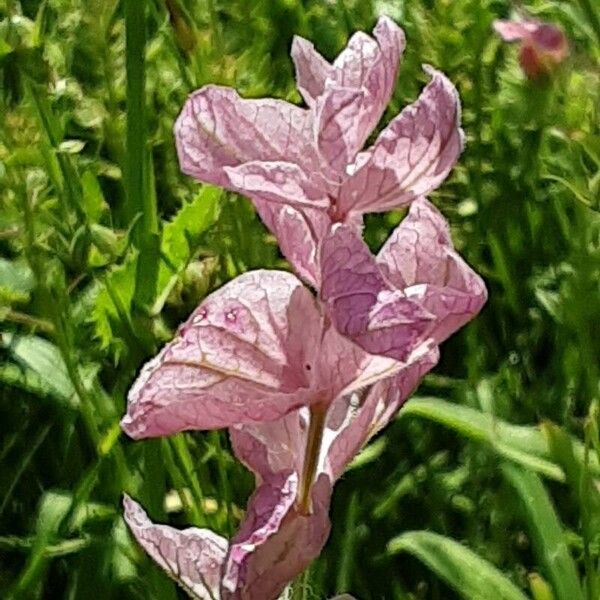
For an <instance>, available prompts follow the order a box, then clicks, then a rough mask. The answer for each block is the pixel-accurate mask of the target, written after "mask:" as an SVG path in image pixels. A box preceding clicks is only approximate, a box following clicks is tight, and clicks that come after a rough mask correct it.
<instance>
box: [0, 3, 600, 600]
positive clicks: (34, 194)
mask: <svg viewBox="0 0 600 600" xmlns="http://www.w3.org/2000/svg"><path fill="white" fill-rule="evenodd" d="M527 7H528V8H529V9H530V11H531V13H532V14H534V15H536V16H538V17H539V18H542V19H545V20H549V21H553V22H557V23H559V24H560V25H561V26H562V27H563V29H564V30H565V32H566V33H567V35H568V37H569V40H570V56H569V58H568V60H567V62H566V63H565V64H564V65H563V67H562V68H561V69H560V70H559V71H557V72H556V73H555V75H554V76H553V77H552V78H549V79H548V80H545V81H541V82H530V81H527V80H526V79H525V78H524V77H523V75H522V73H521V72H520V69H519V67H518V63H517V60H516V48H514V47H509V46H506V45H503V44H501V43H500V42H499V40H498V39H497V38H496V37H495V36H494V35H493V33H492V30H491V24H492V22H493V20H494V19H495V18H502V17H506V16H507V15H508V14H509V13H510V10H511V3H509V2H508V1H504V0H483V1H482V0H477V1H476V0H454V1H450V0H444V1H441V0H406V1H404V2H400V1H399V0H398V1H396V0H391V1H389V0H385V1H381V0H380V1H375V0H336V1H334V2H321V1H317V0H304V1H300V0H269V1H267V0H259V1H257V2H252V3H250V2H245V1H244V0H228V1H225V0H212V1H211V2H205V3H204V2H193V1H191V0H171V1H169V2H165V1H163V0H145V2H142V1H139V0H123V1H122V2H118V0H107V1H105V2H97V1H95V0H46V1H43V2H39V1H34V0H22V1H21V2H16V1H14V0H4V1H0V114H2V119H0V336H1V337H0V428H1V430H0V431H1V434H0V596H1V597H2V598H13V599H15V600H16V599H18V600H21V599H24V598H69V599H71V598H72V599H76V598H82V599H87V598H94V597H102V598H103V599H104V598H106V599H112V598H114V599H119V600H121V599H128V598H131V599H136V598H139V599H147V598H160V599H161V600H162V599H163V598H164V599H174V598H177V597H180V596H179V594H180V592H178V591H177V590H176V589H175V586H174V585H173V584H172V582H171V581H170V580H168V579H167V578H166V577H165V576H163V574H162V573H161V572H159V570H158V569H157V568H156V567H155V566H154V565H153V564H152V563H151V562H150V560H149V559H147V558H146V557H145V556H144V555H143V553H142V552H141V551H140V550H139V549H138V548H137V546H136V545H135V544H134V543H133V541H132V540H131V539H130V537H129V536H128V533H127V531H126V528H125V525H124V523H123V521H122V519H121V504H120V503H121V498H122V494H123V492H128V493H130V494H132V495H133V496H135V497H136V499H139V500H140V501H141V502H142V504H143V505H144V506H145V507H146V508H147V509H148V511H149V513H150V515H151V516H152V518H153V519H155V520H159V521H164V522H170V523H172V524H174V525H176V526H185V525H189V524H194V525H198V526H208V527H211V528H213V529H214V530H216V531H218V532H220V533H222V534H229V533H230V532H231V531H232V530H233V529H235V527H236V525H237V523H238V522H239V519H240V517H241V514H242V510H243V508H244V506H245V502H246V500H247V498H248V495H249V493H250V491H251V489H252V477H251V475H250V474H249V473H248V472H247V471H246V470H245V469H244V468H243V467H242V466H241V465H239V464H238V463H237V462H236V461H235V460H234V459H233V458H232V456H231V454H230V452H229V449H228V445H227V444H228V442H227V440H226V436H225V435H224V434H221V433H210V434H201V433H195V434H185V435H179V436H176V437H174V438H172V439H169V440H151V441H144V442H137V443H133V442H131V441H130V440H128V439H127V438H126V437H125V436H124V435H122V434H121V433H120V430H119V427H118V421H119V419H120V417H121V415H122V414H123V411H124V406H125V396H126V392H127V389H128V387H129V385H130V384H131V382H132V380H133V378H134V377H135V374H136V372H137V370H138V369H139V367H140V365H141V364H142V363H143V361H144V360H146V359H147V358H149V357H150V356H152V355H153V354H154V353H155V352H156V350H157V348H158V347H159V346H160V345H161V344H162V343H163V342H164V341H166V340H167V339H169V338H170V336H171V335H172V334H173V331H174V330H175V328H176V326H177V324H178V323H179V322H181V321H182V320H183V319H184V318H185V317H186V316H187V315H188V314H189V312H190V311H191V310H192V308H193V307H195V306H196V305H197V304H198V302H199V301H200V300H201V299H202V298H203V297H204V296H205V295H206V294H207V293H209V292H210V291H211V290H213V289H215V288H216V287H218V286H219V285H221V284H222V283H224V282H225V281H228V280H229V279H231V278H232V277H234V276H236V275H237V274H239V273H241V272H243V271H246V270H248V269H253V268H258V267H267V268H281V267H285V263H284V262H283V261H282V259H281V257H280V255H279V254H278V250H277V246H276V244H275V242H274V240H273V239H272V237H271V236H270V235H269V234H268V233H267V232H266V230H265V229H264V227H263V226H262V224H261V223H260V221H259V219H258V218H257V217H256V215H255V213H254V211H253V209H252V207H251V206H250V204H249V203H248V202H247V201H246V200H243V199H240V198H235V197H233V196H232V195H230V194H226V193H224V192H221V191H219V190H216V189H214V188H211V187H209V186H204V187H203V186H200V185H198V184H196V183H195V182H193V181H192V180H190V179H189V178H187V177H185V176H183V175H182V174H181V173H180V172H179V168H178V164H177V160H176V156H175V149H174V141H173V135H172V127H173V122H174V119H175V117H176V115H177V113H178V111H179V110H180V108H181V106H182V104H183V102H184V100H185V97H186V96H187V94H188V93H189V92H190V91H191V90H192V89H194V88H196V87H199V86H200V85H203V84H205V83H209V82H211V83H220V84H225V85H233V86H235V87H236V88H238V89H239V90H240V93H242V94H243V95H245V96H250V97H257V96H264V95H268V96H275V97H280V98H285V99H288V100H291V101H296V102H299V101H300V98H299V96H298V94H297V92H296V91H295V88H294V81H293V71H292V63H291V60H290V58H289V55H288V52H289V47H290V43H291V38H292V35H293V34H294V33H298V34H301V35H304V36H305V37H308V38H309V39H311V40H312V41H314V42H315V44H316V46H317V48H319V49H320V50H321V51H322V52H323V53H324V54H325V55H326V56H327V57H328V58H332V57H333V56H334V55H335V54H336V53H337V52H338V51H339V50H340V48H341V47H342V46H343V45H344V43H345V41H346V39H347V37H348V35H349V34H350V33H351V32H353V31H354V30H357V29H363V30H369V29H370V28H371V27H372V26H373V24H374V21H375V17H376V15H377V14H380V13H382V12H386V13H387V14H389V15H390V16H392V17H393V18H395V19H396V20H397V21H398V22H399V23H400V24H401V25H402V26H403V27H404V28H405V30H406V34H407V40H408V45H407V50H406V54H405V58H404V63H403V66H402V70H401V74H400V77H399V82H398V86H397V88H396V92H395V95H394V98H393V100H392V103H391V106H390V108H389V110H388V112H387V113H386V116H385V119H384V120H389V119H390V118H391V117H392V116H393V115H394V114H396V112H397V111H398V110H399V109H400V108H401V107H402V106H403V105H404V104H406V103H407V102H409V101H412V100H414V98H415V97H416V95H417V93H418V91H419V89H420V88H421V87H422V85H423V84H424V82H425V76H424V74H423V73H422V71H421V67H420V65H421V64H422V63H429V64H432V65H434V66H435V67H437V68H440V69H441V70H443V71H444V72H446V73H447V74H448V76H449V77H450V78H451V80H452V81H453V82H455V83H456V85H457V87H458V89H459V92H460V95H461V98H462V102H463V125H464V128H465V131H466V134H467V149H466V151H465V153H464V154H463V156H462V157H461V160H460V163H459V165H458V167H457V168H456V169H455V170H454V172H453V174H452V176H451V178H450V179H449V180H448V181H447V182H446V183H445V184H444V185H443V186H442V187H441V188H440V189H439V190H438V191H437V192H436V193H435V194H434V195H433V200H434V202H435V203H436V204H437V205H438V206H439V207H440V208H441V209H442V211H443V212H444V213H445V215H446V216H447V217H448V219H449V221H450V222H451V225H452V233H453V237H454V240H455V242H456V244H457V246H458V248H459V250H460V251H461V253H462V254H463V255H464V256H465V257H466V259H467V260H468V261H469V262H470V264H472V265H473V267H474V268H475V269H476V270H477V271H478V272H480V273H481V274H482V275H483V276H484V278H485V280H486V283H487V285H488V288H489V293H490V298H489V302H488V304H487V306H486V308H485V309H484V310H483V312H482V314H481V315H480V316H479V317H478V318H477V319H476V320H475V321H473V322H472V323H471V324H469V325H468V326H467V327H466V328H465V329H464V330H462V331H461V332H459V333H458V334H457V335H456V336H455V337H453V338H452V339H451V340H450V341H448V342H447V343H446V344H445V345H444V347H443V348H442V356H443V358H442V361H441V363H440V365H439V366H438V368H437V369H436V370H435V372H434V373H433V374H432V375H430V376H428V377H427V378H426V379H425V382H424V383H423V385H422V386H421V388H420V390H419V392H418V394H417V395H418V396H420V398H419V399H415V400H414V401H413V402H411V403H410V404H409V405H408V406H407V407H406V410H405V411H404V412H403V413H401V414H400V416H399V418H398V419H397V420H396V421H395V422H394V423H393V424H392V425H391V426H390V427H389V428H388V429H387V430H386V431H385V432H384V433H382V434H381V435H380V437H379V438H378V439H377V440H376V441H375V444H376V445H375V446H373V447H372V448H369V449H368V450H367V451H366V452H365V453H364V454H363V455H361V456H360V458H359V459H358V460H357V461H356V462H355V463H353V465H352V468H351V469H349V470H348V472H347V474H346V475H345V476H344V478H343V479H342V481H341V482H340V483H339V484H338V485H337V487H336V491H335V495H334V500H333V506H332V521H333V529H332V534H331V537H330V540H329V542H328V544H327V546H326V548H325V550H324V552H323V554H322V556H321V557H320V558H319V559H318V560H317V561H315V563H314V564H313V565H312V567H311V569H310V570H309V571H308V573H307V574H306V575H305V576H304V577H303V578H302V581H301V582H300V583H301V589H302V591H301V594H302V595H303V597H305V598H306V597H310V598H326V597H330V596H332V595H334V593H337V592H343V591H350V592H352V593H353V594H354V595H355V596H356V597H357V598H360V599H361V600H368V599H370V598H373V599H379V598H398V599H404V600H405V599H411V600H424V599H427V600H429V599H431V600H450V599H455V598H467V599H468V598H471V599H472V600H476V598H479V597H480V596H477V595H476V594H477V593H479V594H481V581H479V580H477V579H473V578H472V573H473V570H474V569H475V570H481V572H482V573H483V574H484V575H485V577H487V578H488V579H487V580H486V581H489V582H491V583H489V585H495V586H497V588H498V589H499V590H503V592H502V593H504V594H505V596H506V597H510V598H520V597H522V596H523V597H527V598H532V599H533V600H543V599H548V598H554V600H572V599H575V598H584V599H585V600H597V595H598V593H599V590H600V569H599V560H600V500H599V499H598V492H597V484H598V479H600V477H599V473H598V472H599V466H598V465H599V463H600V439H599V435H598V431H599V429H600V425H599V422H598V416H599V414H600V412H599V406H600V214H599V212H598V211H600V27H599V23H600V20H599V13H600V11H599V10H598V7H597V6H596V5H595V4H594V2H588V1H584V0H581V1H580V2H563V1H559V0H552V1H549V2H548V1H541V0H539V1H538V0H535V1H533V2H531V3H529V4H528V5H527ZM400 218H401V214H400V213H398V214H391V215H387V216H373V217H369V218H368V219H367V229H366V235H367V239H368V241H369V243H370V244H371V245H372V246H373V247H377V246H378V245H380V244H381V243H382V242H383V240H384V239H385V238H386V236H387V234H388V232H389V231H390V230H391V228H392V227H393V226H394V224H395V223H397V222H398V220H399V219H400ZM165 499H168V501H165ZM467 590H475V591H472V592H469V591H467ZM478 590H479V591H478ZM498 593H500V592H498ZM469 594H470V595H469ZM549 594H551V595H549Z"/></svg>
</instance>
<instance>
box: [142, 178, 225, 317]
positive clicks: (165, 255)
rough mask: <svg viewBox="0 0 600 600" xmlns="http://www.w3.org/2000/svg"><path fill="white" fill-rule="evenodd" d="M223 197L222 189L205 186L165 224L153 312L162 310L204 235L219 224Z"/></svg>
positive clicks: (156, 312)
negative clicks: (218, 219) (217, 221)
mask: <svg viewBox="0 0 600 600" xmlns="http://www.w3.org/2000/svg"><path fill="white" fill-rule="evenodd" d="M221 196H222V192H221V191H220V190H219V189H217V188H214V187H209V186H205V187H203V188H202V189H201V190H200V191H199V192H198V194H197V195H196V197H195V198H194V199H193V200H192V201H191V202H190V203H189V204H185V205H184V206H183V207H182V208H181V209H180V210H179V212H178V213H177V214H176V215H175V218H174V219H173V220H172V221H171V222H169V223H167V224H166V225H165V226H164V228H163V233H162V240H161V245H160V250H161V258H162V260H161V263H160V267H159V272H158V293H157V297H156V301H155V303H154V306H153V307H152V314H158V313H159V312H160V311H161V310H162V307H163V305H164V303H165V300H166V299H167V296H168V295H169V293H170V292H171V290H172V289H173V286H174V285H175V283H176V282H177V280H178V278H179V277H180V276H181V274H182V273H183V271H184V270H185V268H186V267H187V265H188V263H189V262H190V260H191V259H192V258H193V255H194V253H195V251H196V248H197V247H198V244H199V241H200V237H201V235H202V234H203V233H204V232H205V231H207V230H208V229H209V228H210V227H212V225H214V224H215V222H216V220H217V218H218V216H219V209H220V206H221V203H220V201H221Z"/></svg>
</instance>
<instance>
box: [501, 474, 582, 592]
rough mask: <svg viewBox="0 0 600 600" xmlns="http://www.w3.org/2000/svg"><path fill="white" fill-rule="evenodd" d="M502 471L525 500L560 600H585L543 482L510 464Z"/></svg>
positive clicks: (531, 529) (531, 527)
mask: <svg viewBox="0 0 600 600" xmlns="http://www.w3.org/2000/svg"><path fill="white" fill-rule="evenodd" d="M502 470H503V471H504V475H505V477H506V479H507V480H508V482H509V483H510V485H511V486H512V487H513V488H514V489H515V491H516V492H517V495H518V496H519V497H520V498H521V504H522V507H523V510H524V514H525V518H526V520H527V523H528V525H529V533H530V535H531V538H532V542H533V547H534V549H535V552H536V554H537V555H538V560H539V561H540V563H541V564H542V565H543V566H544V567H545V569H546V573H545V575H546V576H547V578H548V580H549V581H550V583H551V584H552V587H553V588H554V593H555V596H556V599H557V600H583V593H582V591H581V586H580V585H579V579H578V577H577V568H576V566H575V562H574V561H573V559H572V557H571V555H570V554H569V549H568V548H567V544H566V541H565V536H564V532H563V528H562V525H561V523H560V521H559V519H558V515H557V514H556V511H555V509H554V506H553V505H552V500H551V499H550V496H549V495H548V492H547V491H546V490H545V488H544V486H543V484H542V482H541V480H540V478H539V477H538V476H537V475H536V474H535V473H531V472H530V471H525V470H524V469H521V468H519V467H517V466H516V465H512V464H510V463H506V464H504V465H503V467H502Z"/></svg>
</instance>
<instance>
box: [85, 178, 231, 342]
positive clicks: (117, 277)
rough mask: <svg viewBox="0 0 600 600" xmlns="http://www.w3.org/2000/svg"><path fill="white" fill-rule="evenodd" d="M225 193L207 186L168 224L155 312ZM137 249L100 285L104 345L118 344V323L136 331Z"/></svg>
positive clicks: (99, 327)
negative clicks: (132, 315)
mask: <svg viewBox="0 0 600 600" xmlns="http://www.w3.org/2000/svg"><path fill="white" fill-rule="evenodd" d="M220 197H221V192H220V191H219V190H217V189H216V188H212V187H205V188H202V190H201V191H200V192H199V193H198V195H197V196H196V197H195V198H194V200H192V202H190V203H189V204H186V205H184V206H183V207H182V208H181V210H180V211H179V212H178V213H177V215H176V216H175V218H174V219H173V220H172V221H171V222H169V223H167V224H166V225H165V226H164V228H163V232H162V235H161V242H160V256H161V259H160V264H159V272H158V283H157V290H156V296H155V299H154V302H153V303H152V311H151V312H152V314H158V313H159V312H160V311H161V310H162V307H163V305H164V302H165V300H166V298H167V296H168V295H169V292H170V291H171V289H172V288H173V285H174V284H175V283H176V281H177V279H178V277H180V275H181V274H182V273H183V271H184V270H185V268H186V266H187V265H188V263H189V261H190V260H191V258H192V257H193V255H194V253H195V251H196V248H197V244H198V241H199V237H200V236H201V235H202V234H203V233H204V232H205V231H206V230H207V229H208V228H209V227H210V226H211V225H213V223H214V222H215V221H216V219H217V216H218V212H219V199H220ZM137 257H138V254H137V252H134V251H132V252H131V253H129V255H128V257H127V259H126V261H125V263H124V264H123V265H120V266H118V267H114V268H113V269H112V270H111V271H110V273H109V274H108V275H107V277H106V279H105V281H104V283H103V284H101V285H100V286H98V290H97V291H96V301H95V303H94V308H93V311H92V320H93V321H94V323H95V329H96V335H97V336H98V338H99V339H100V341H101V343H102V346H103V347H108V346H110V345H111V344H113V345H114V341H115V339H118V338H120V337H123V336H122V335H119V334H118V333H117V332H118V323H121V324H123V323H124V322H125V325H126V326H127V327H128V328H129V330H130V332H132V331H133V330H134V329H133V327H134V326H133V324H132V323H131V322H130V321H129V320H130V315H131V314H132V312H133V299H134V293H135V284H136V276H137V263H138V260H137Z"/></svg>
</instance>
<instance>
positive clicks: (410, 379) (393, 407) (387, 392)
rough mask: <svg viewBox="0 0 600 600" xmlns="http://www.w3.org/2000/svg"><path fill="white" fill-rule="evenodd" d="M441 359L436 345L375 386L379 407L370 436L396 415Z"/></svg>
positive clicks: (375, 395)
mask: <svg viewBox="0 0 600 600" xmlns="http://www.w3.org/2000/svg"><path fill="white" fill-rule="evenodd" d="M439 359H440V351H439V348H437V347H434V348H432V349H431V350H429V351H428V352H427V353H426V354H425V355H424V356H422V357H421V358H419V359H418V360H415V361H414V362H412V363H410V364H408V365H406V366H405V367H404V369H402V371H400V372H399V373H398V375H397V376H396V377H395V378H394V379H391V380H386V381H383V382H381V383H380V384H379V385H378V386H373V388H372V390H371V395H372V396H373V401H375V400H377V407H376V410H375V415H374V417H373V420H372V422H371V427H370V430H369V437H372V436H373V435H375V434H376V433H377V432H379V431H381V429H383V428H384V427H385V426H386V425H387V424H388V423H389V422H390V421H391V420H392V419H393V418H394V417H395V416H396V414H397V412H398V411H399V410H400V408H402V406H403V404H404V403H405V402H406V400H407V399H408V397H409V396H410V395H411V394H412V393H413V392H414V391H415V390H416V388H417V387H418V386H419V384H420V383H421V380H422V379H423V377H425V375H426V374H427V373H428V372H429V371H431V369H433V367H435V366H436V365H437V363H438V361H439Z"/></svg>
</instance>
